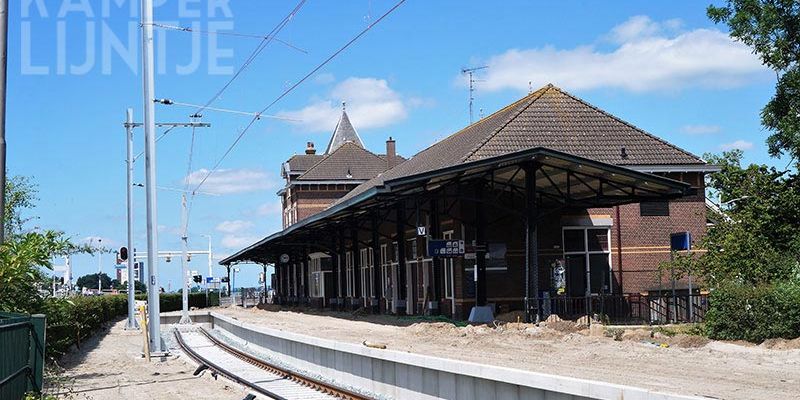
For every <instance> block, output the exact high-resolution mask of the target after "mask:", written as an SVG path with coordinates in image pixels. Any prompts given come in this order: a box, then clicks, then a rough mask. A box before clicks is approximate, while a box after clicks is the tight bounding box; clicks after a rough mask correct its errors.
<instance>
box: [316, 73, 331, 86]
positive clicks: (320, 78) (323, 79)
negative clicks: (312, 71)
mask: <svg viewBox="0 0 800 400" xmlns="http://www.w3.org/2000/svg"><path fill="white" fill-rule="evenodd" d="M335 80H336V77H335V76H333V74H332V73H330V72H321V73H319V74H316V75H314V82H315V83H318V84H320V85H327V84H329V83H333V82H334V81H335Z"/></svg>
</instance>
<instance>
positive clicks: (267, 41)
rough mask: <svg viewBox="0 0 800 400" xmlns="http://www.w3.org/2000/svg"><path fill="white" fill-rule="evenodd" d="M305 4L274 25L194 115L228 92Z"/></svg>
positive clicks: (303, 1) (298, 5)
mask: <svg viewBox="0 0 800 400" xmlns="http://www.w3.org/2000/svg"><path fill="white" fill-rule="evenodd" d="M305 3H306V0H300V2H298V3H297V5H296V6H295V7H294V8H293V9H292V11H291V12H289V14H287V15H286V16H285V17H284V18H283V19H282V20H281V21H280V22H279V23H278V25H276V26H275V27H274V28H272V31H270V32H269V33H268V34H267V35H266V36H265V37H264V39H262V40H261V42H260V43H259V44H258V46H256V48H255V49H254V50H253V52H252V53H251V54H250V56H249V57H247V59H246V60H245V62H244V63H243V64H242V65H241V66H239V69H238V70H236V72H235V73H234V74H233V76H231V78H230V79H229V80H228V82H226V83H225V84H224V85H222V88H220V89H219V90H218V91H217V92H216V93H215V94H214V95H213V96H211V99H209V100H208V101H207V102H206V103H205V104H204V105H203V106H202V107H200V108H198V109H197V111H195V113H200V112H202V111H203V110H204V109H205V108H206V107H208V106H210V105H211V104H212V103H214V102H215V101H216V100H217V99H219V98H220V96H222V94H223V93H225V91H226V90H228V88H229V87H230V86H231V85H232V84H233V82H234V81H236V79H237V78H239V76H240V75H241V74H242V72H244V70H245V69H247V67H249V66H250V64H252V62H253V61H254V60H255V59H256V58H257V57H258V56H259V54H261V52H262V51H264V49H265V48H266V47H267V45H269V44H270V43H271V42H272V41H273V40H275V36H277V35H278V33H280V32H281V30H283V28H285V27H286V25H288V24H289V21H291V20H292V18H294V16H295V14H297V13H298V12H299V11H300V9H301V8H303V5H304V4H305Z"/></svg>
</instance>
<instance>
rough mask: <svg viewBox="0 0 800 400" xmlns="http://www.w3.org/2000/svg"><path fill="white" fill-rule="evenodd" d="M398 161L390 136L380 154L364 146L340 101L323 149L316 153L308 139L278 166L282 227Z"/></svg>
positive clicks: (299, 219)
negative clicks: (299, 150) (338, 113)
mask: <svg viewBox="0 0 800 400" xmlns="http://www.w3.org/2000/svg"><path fill="white" fill-rule="evenodd" d="M402 161H404V159H403V158H402V157H400V156H398V155H397V152H396V147H395V141H394V139H392V138H391V137H390V138H389V140H387V141H386V152H385V153H384V154H376V153H373V152H371V151H369V150H367V149H366V148H365V147H364V142H362V141H361V137H359V136H358V132H356V129H355V128H354V127H353V124H352V123H350V118H349V117H348V116H347V111H346V109H345V106H344V104H342V115H341V117H340V118H339V122H338V123H337V124H336V127H335V128H334V130H333V134H332V135H331V139H330V141H328V146H327V147H326V148H325V152H324V153H322V154H317V149H316V148H315V147H314V143H313V142H308V143H307V144H306V150H305V154H298V155H294V156H292V157H291V158H289V159H288V160H287V161H286V162H284V163H283V165H282V166H281V177H282V178H283V179H284V181H285V185H284V187H283V188H282V189H281V190H280V191H279V192H278V195H279V196H280V197H281V206H282V211H283V213H282V215H283V227H284V228H287V227H289V226H291V225H293V224H295V223H297V222H298V221H301V220H303V219H305V218H307V217H309V216H311V215H313V214H316V213H318V212H320V211H322V210H324V209H326V208H328V206H330V205H331V204H333V203H334V202H336V200H338V199H340V198H341V197H343V196H344V195H346V194H347V193H348V192H350V191H351V190H353V189H355V188H356V186H358V185H360V184H362V183H364V182H366V181H368V180H370V179H372V178H374V177H375V176H377V175H378V174H381V173H383V172H384V171H386V170H388V169H390V168H392V167H394V166H395V165H397V164H399V163H400V162H402Z"/></svg>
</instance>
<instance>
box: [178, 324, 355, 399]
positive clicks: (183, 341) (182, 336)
mask: <svg viewBox="0 0 800 400" xmlns="http://www.w3.org/2000/svg"><path fill="white" fill-rule="evenodd" d="M175 338H176V339H177V341H178V345H180V347H181V349H183V351H184V352H185V353H186V354H187V355H188V356H189V357H191V358H192V359H194V360H195V361H196V362H197V363H199V364H201V365H206V366H207V367H208V368H209V369H211V370H212V371H214V372H216V373H217V374H219V375H222V376H224V377H226V378H228V379H230V380H232V381H234V382H237V383H239V384H241V385H244V386H247V387H248V388H251V389H252V390H254V391H256V392H258V393H260V394H261V395H263V396H266V397H268V398H271V399H276V400H295V399H342V400H366V399H369V398H368V397H365V396H364V395H361V394H358V393H354V392H352V391H349V390H346V389H342V388H338V387H336V386H333V385H331V384H330V383H327V382H323V381H320V380H318V379H314V378H310V377H307V376H303V375H301V374H298V373H296V372H293V371H289V370H287V369H285V368H283V367H279V366H277V365H274V364H272V363H269V362H267V361H265V360H262V359H260V358H257V357H254V356H252V355H250V354H247V353H245V352H243V351H241V350H239V349H236V348H234V347H232V346H230V345H228V344H227V343H224V342H222V341H220V340H219V339H217V338H215V337H213V336H212V335H211V334H210V333H208V331H206V330H205V329H203V328H198V329H196V330H192V331H183V332H181V331H179V330H176V331H175ZM223 365H224V367H223Z"/></svg>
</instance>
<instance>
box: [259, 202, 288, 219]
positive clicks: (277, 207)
mask: <svg viewBox="0 0 800 400" xmlns="http://www.w3.org/2000/svg"><path fill="white" fill-rule="evenodd" d="M281 211H282V206H281V202H280V201H273V202H271V203H264V204H262V205H260V206H259V207H258V209H256V215H259V216H267V215H280V214H281Z"/></svg>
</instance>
